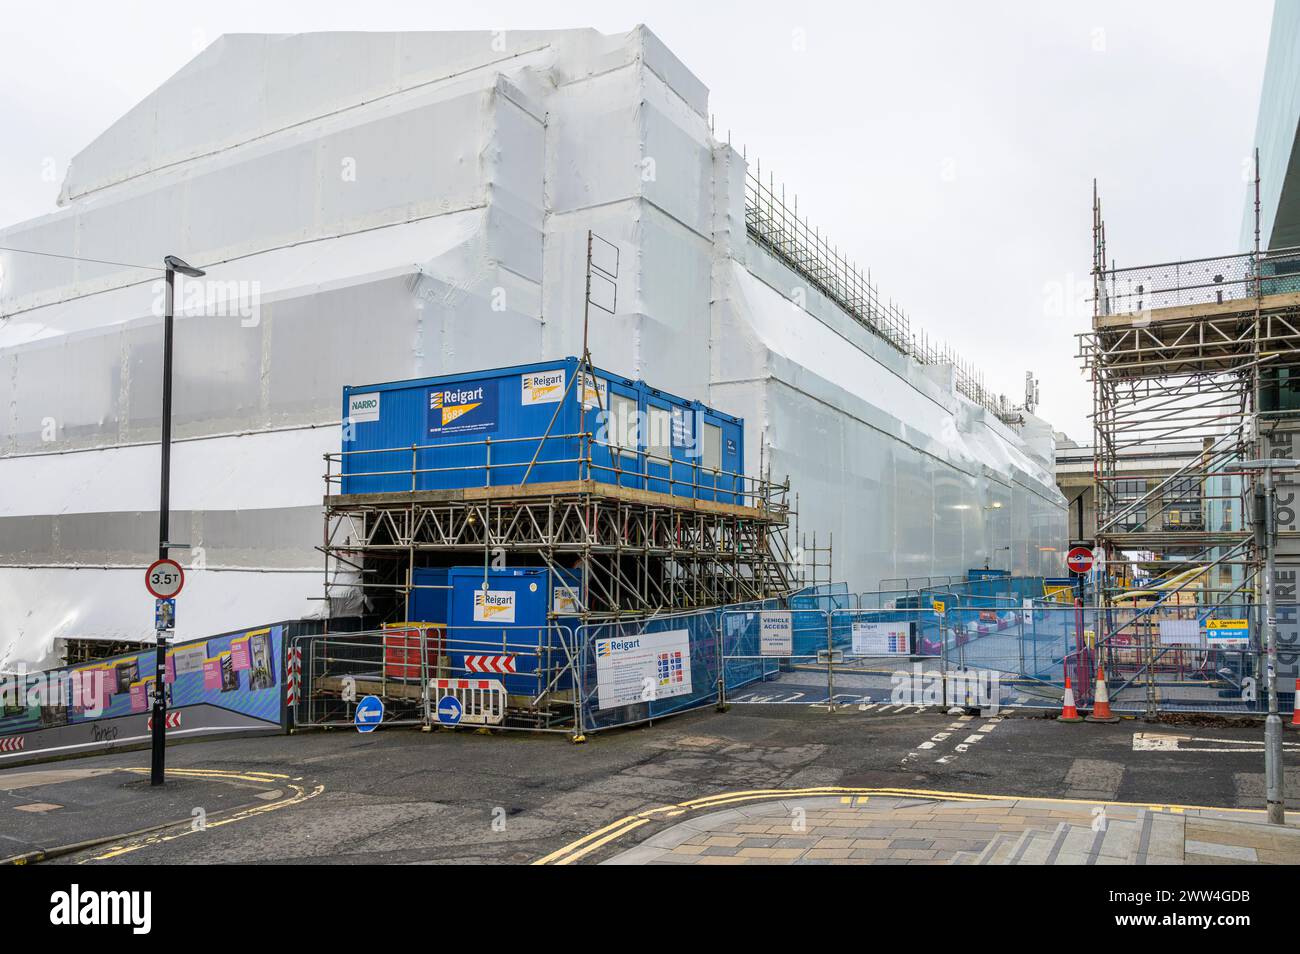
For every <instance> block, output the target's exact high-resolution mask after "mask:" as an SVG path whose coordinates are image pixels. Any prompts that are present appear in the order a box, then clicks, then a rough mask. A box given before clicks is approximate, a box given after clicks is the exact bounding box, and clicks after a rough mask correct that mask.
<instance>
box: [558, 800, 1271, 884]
mask: <svg viewBox="0 0 1300 954" xmlns="http://www.w3.org/2000/svg"><path fill="white" fill-rule="evenodd" d="M819 796H838V797H840V798H841V799H843V800H844V801H846V802H849V801H850V800H851V799H856V798H870V797H872V796H881V797H886V798H891V797H892V798H925V799H930V800H932V801H944V802H1003V801H1026V802H1051V803H1054V804H1061V805H1123V806H1129V807H1133V808H1148V809H1151V810H1154V811H1161V810H1167V811H1170V812H1185V811H1215V812H1239V813H1258V812H1259V811H1261V809H1254V808H1222V807H1216V806H1209V805H1156V804H1152V803H1150V802H1112V801H1105V800H1099V799H1083V798H1044V797H1039V796H1034V795H980V794H976V793H973V792H943V791H933V790H930V789H916V788H853V787H844V786H838V785H824V786H821V787H818V788H758V789H752V790H750V791H744V792H723V793H721V794H718V795H709V796H706V797H704V798H694V799H690V800H689V801H685V802H677V803H676V804H673V805H661V806H659V807H658V808H647V809H646V810H645V811H641V812H637V813H636V814H635V815H625V816H624V817H622V818H620V819H618V820H617V821H613V822H610V823H609V824H608V825H606V826H604V827H603V828H598V829H596V830H595V831H593V832H592V833H591V834H589V835H584V836H583V837H581V838H579V839H578V840H577V841H572V842H570V843H569V844H567V845H565V846H564V847H563V848H557V849H556V850H555V851H553V852H551V853H550V854H549V855H545V856H543V857H541V858H538V859H537V860H536V861H534V862H533V864H535V865H568V864H572V863H573V862H575V861H578V860H579V859H581V858H584V857H586V856H587V855H589V854H591V853H592V852H593V851H596V850H598V849H600V848H603V847H604V846H605V845H608V844H609V843H610V842H612V841H616V840H617V839H619V838H622V837H623V836H624V835H627V834H629V833H631V832H633V831H635V830H636V829H638V828H640V827H641V826H643V825H648V824H649V823H650V822H652V821H655V820H657V819H667V818H676V817H677V816H679V815H685V814H687V813H688V812H697V811H702V810H704V809H710V808H717V807H719V806H723V805H734V804H738V803H741V802H761V801H773V800H780V799H786V798H817V797H819Z"/></svg>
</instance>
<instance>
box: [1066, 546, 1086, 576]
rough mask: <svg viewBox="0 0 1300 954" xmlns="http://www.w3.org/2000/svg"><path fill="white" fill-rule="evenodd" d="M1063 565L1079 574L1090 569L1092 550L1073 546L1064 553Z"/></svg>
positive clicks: (1081, 574)
mask: <svg viewBox="0 0 1300 954" xmlns="http://www.w3.org/2000/svg"><path fill="white" fill-rule="evenodd" d="M1065 565H1066V566H1067V567H1068V568H1069V570H1070V572H1071V573H1077V574H1078V575H1079V576H1083V574H1085V573H1087V572H1088V571H1089V570H1091V569H1092V551H1091V550H1089V549H1088V548H1087V547H1075V548H1073V549H1072V550H1071V551H1070V552H1069V553H1067V554H1066V555H1065Z"/></svg>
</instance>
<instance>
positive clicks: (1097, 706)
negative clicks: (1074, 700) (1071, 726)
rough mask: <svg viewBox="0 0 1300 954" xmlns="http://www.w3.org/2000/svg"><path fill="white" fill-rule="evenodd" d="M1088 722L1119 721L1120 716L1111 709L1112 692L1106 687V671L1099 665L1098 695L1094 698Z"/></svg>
mask: <svg viewBox="0 0 1300 954" xmlns="http://www.w3.org/2000/svg"><path fill="white" fill-rule="evenodd" d="M1087 721H1088V722H1118V721H1119V716H1117V715H1115V714H1114V713H1112V712H1111V711H1110V693H1109V692H1108V691H1107V689H1106V673H1105V672H1104V671H1102V668H1101V667H1100V666H1098V667H1097V695H1096V697H1095V698H1094V699H1093V703H1092V713H1091V714H1090V715H1089V716H1088V719H1087Z"/></svg>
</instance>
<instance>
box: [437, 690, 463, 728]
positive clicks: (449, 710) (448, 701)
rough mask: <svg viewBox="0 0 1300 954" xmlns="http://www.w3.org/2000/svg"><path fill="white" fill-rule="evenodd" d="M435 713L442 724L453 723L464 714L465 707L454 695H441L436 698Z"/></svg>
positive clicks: (458, 720)
mask: <svg viewBox="0 0 1300 954" xmlns="http://www.w3.org/2000/svg"><path fill="white" fill-rule="evenodd" d="M435 714H436V715H437V716H438V721H439V722H441V723H442V724H443V725H455V724H456V723H458V722H460V717H461V716H462V715H464V714H465V708H464V706H462V705H461V704H460V700H459V699H457V698H456V697H455V696H443V697H442V698H441V699H439V700H438V710H437V712H436V713H435Z"/></svg>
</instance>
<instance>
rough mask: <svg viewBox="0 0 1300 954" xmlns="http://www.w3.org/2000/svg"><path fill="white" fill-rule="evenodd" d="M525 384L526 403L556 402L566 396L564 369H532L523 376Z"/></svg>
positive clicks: (524, 399)
mask: <svg viewBox="0 0 1300 954" xmlns="http://www.w3.org/2000/svg"><path fill="white" fill-rule="evenodd" d="M523 384H524V392H523V402H524V404H525V405H528V404H554V403H556V402H557V401H559V400H560V398H561V397H563V396H564V369H563V368H560V369H559V370H558V371H531V372H529V373H528V374H525V375H524V376H523Z"/></svg>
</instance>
